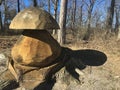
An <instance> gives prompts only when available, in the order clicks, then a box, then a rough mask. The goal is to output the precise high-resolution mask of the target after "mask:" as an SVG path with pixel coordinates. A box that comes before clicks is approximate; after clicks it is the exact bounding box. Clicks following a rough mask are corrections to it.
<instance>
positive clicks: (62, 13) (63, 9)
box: [58, 0, 68, 44]
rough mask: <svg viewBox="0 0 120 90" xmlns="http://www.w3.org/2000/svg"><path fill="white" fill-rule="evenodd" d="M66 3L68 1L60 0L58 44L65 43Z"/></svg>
mask: <svg viewBox="0 0 120 90" xmlns="http://www.w3.org/2000/svg"><path fill="white" fill-rule="evenodd" d="M67 2H68V0H61V5H60V18H59V25H60V30H58V42H59V43H60V44H64V43H65V29H66V15H67Z"/></svg>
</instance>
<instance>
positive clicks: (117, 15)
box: [115, 8, 119, 34]
mask: <svg viewBox="0 0 120 90" xmlns="http://www.w3.org/2000/svg"><path fill="white" fill-rule="evenodd" d="M115 13H116V23H115V33H116V34H117V33H118V29H119V10H117V8H116V9H115Z"/></svg>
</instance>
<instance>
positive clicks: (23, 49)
mask: <svg viewBox="0 0 120 90" xmlns="http://www.w3.org/2000/svg"><path fill="white" fill-rule="evenodd" d="M58 28H59V25H58V24H57V22H56V21H55V19H53V17H52V16H51V15H50V14H49V13H48V12H46V11H45V10H43V9H39V8H35V7H32V8H27V9H24V10H23V11H21V12H20V13H18V14H17V15H16V16H15V18H14V19H13V20H12V22H11V24H10V29H13V30H18V29H19V30H23V33H22V35H21V37H20V38H19V39H18V41H17V42H16V44H15V45H14V47H13V48H12V51H11V55H12V59H13V62H14V68H15V69H16V70H17V69H20V70H22V73H25V72H27V71H28V70H29V69H34V68H37V67H38V68H43V67H46V66H49V65H51V64H52V63H53V62H54V60H55V59H56V58H57V57H58V56H59V55H60V53H61V47H60V45H59V43H58V42H57V41H56V40H55V39H54V38H53V37H52V36H51V35H50V33H49V32H48V31H47V30H48V29H58ZM26 66H28V67H27V68H26ZM17 73H18V72H17Z"/></svg>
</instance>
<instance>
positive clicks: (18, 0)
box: [17, 0, 20, 12]
mask: <svg viewBox="0 0 120 90" xmlns="http://www.w3.org/2000/svg"><path fill="white" fill-rule="evenodd" d="M17 2H18V5H17V7H18V12H20V0H17Z"/></svg>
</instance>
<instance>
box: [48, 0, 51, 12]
mask: <svg viewBox="0 0 120 90" xmlns="http://www.w3.org/2000/svg"><path fill="white" fill-rule="evenodd" d="M50 7H51V5H50V0H48V12H49V13H50Z"/></svg>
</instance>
